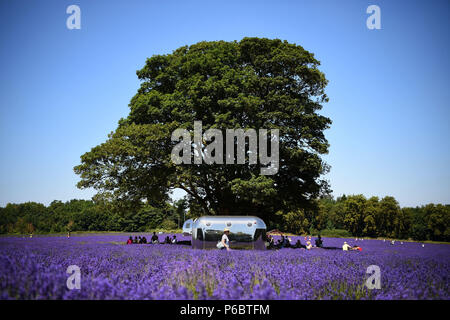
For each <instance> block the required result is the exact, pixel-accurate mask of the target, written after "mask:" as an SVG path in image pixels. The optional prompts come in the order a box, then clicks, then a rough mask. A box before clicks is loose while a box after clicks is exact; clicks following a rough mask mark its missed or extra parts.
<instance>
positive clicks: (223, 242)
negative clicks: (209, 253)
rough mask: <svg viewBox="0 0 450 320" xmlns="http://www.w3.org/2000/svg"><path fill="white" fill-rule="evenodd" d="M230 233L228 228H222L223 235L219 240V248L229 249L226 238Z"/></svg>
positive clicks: (228, 241)
mask: <svg viewBox="0 0 450 320" xmlns="http://www.w3.org/2000/svg"><path fill="white" fill-rule="evenodd" d="M229 234H230V229H228V228H225V229H224V230H223V236H222V240H221V241H220V242H221V244H222V246H221V249H224V248H225V249H227V250H230V240H229V239H228V235H229Z"/></svg>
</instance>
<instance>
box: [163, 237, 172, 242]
mask: <svg viewBox="0 0 450 320" xmlns="http://www.w3.org/2000/svg"><path fill="white" fill-rule="evenodd" d="M164 243H167V244H171V242H170V237H169V236H166V239H165V240H164Z"/></svg>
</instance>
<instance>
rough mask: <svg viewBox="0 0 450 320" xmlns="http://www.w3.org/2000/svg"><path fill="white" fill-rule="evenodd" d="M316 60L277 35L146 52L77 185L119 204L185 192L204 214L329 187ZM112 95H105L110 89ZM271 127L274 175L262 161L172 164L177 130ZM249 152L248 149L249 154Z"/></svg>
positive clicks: (84, 159) (275, 204)
mask: <svg viewBox="0 0 450 320" xmlns="http://www.w3.org/2000/svg"><path fill="white" fill-rule="evenodd" d="M319 65H320V62H319V61H318V60H316V59H315V58H314V55H313V54H312V53H310V52H308V51H306V50H305V49H303V48H302V47H301V46H299V45H295V44H291V43H288V42H286V41H281V40H278V39H275V40H271V39H260V38H244V39H242V40H241V41H239V42H237V41H234V42H226V41H213V42H199V43H197V44H194V45H191V46H184V47H181V48H178V49H177V50H175V51H173V53H171V54H166V55H154V56H152V57H151V58H148V59H147V61H146V64H145V66H144V67H143V68H142V69H141V70H139V71H137V76H138V77H139V79H140V80H141V81H142V83H141V86H140V88H139V89H138V92H137V94H136V95H135V96H134V97H133V98H132V99H131V102H130V104H129V107H130V113H129V115H128V117H127V118H126V119H121V120H120V121H119V125H118V128H117V129H116V130H115V132H113V133H111V134H110V135H109V138H108V140H107V141H106V142H104V143H102V144H100V145H98V146H96V147H94V148H92V149H91V151H89V152H87V153H85V154H84V155H82V156H81V164H80V165H78V166H76V167H75V172H76V173H77V174H79V175H80V177H81V181H80V182H79V183H78V187H80V188H87V187H93V188H96V189H98V190H99V191H100V193H102V194H106V195H108V196H109V197H110V198H112V199H115V200H117V201H121V202H127V203H134V204H136V205H137V206H138V205H139V204H140V203H144V202H148V203H151V204H152V205H155V206H156V205H158V204H159V203H162V202H164V201H166V200H167V198H168V196H169V194H170V192H171V191H172V190H173V189H175V188H181V189H183V190H185V191H186V192H187V193H188V195H189V197H190V201H191V204H192V206H193V207H196V208H199V209H200V210H201V213H202V214H237V215H246V214H251V215H258V216H260V217H262V218H264V219H267V220H268V221H273V219H276V216H278V215H275V214H274V213H275V212H277V211H278V212H279V211H283V212H288V211H289V210H296V209H298V208H305V207H307V206H309V205H310V204H311V203H312V201H311V200H313V199H316V198H317V197H318V196H320V195H321V194H323V193H327V192H329V186H328V183H327V181H325V180H323V178H322V175H323V174H324V173H326V172H327V171H328V165H327V164H326V163H325V162H324V161H323V160H322V159H321V155H322V154H325V153H327V152H328V147H329V145H328V142H327V140H326V138H325V136H324V130H325V129H327V128H328V127H329V126H330V124H331V120H330V119H328V118H327V117H325V116H322V115H320V114H319V113H318V111H319V110H320V109H321V108H322V104H323V103H324V102H327V101H328V98H327V96H326V94H325V92H324V88H325V86H326V84H327V80H326V79H325V76H324V74H323V73H322V72H321V71H319V69H318V66H319ZM111 94H113V93H111ZM196 120H200V121H202V125H203V130H207V129H209V128H217V129H220V130H223V132H224V134H223V136H224V138H225V136H226V135H225V129H236V128H242V129H244V130H246V129H249V128H252V129H255V130H259V129H262V128H264V129H279V133H280V145H279V154H280V163H279V171H278V173H277V174H275V175H260V164H259V163H258V164H256V165H249V164H248V163H246V164H245V165H239V164H235V165H229V164H222V165H219V164H213V165H208V164H204V163H203V164H200V165H198V164H194V163H193V162H192V164H181V165H175V164H174V163H172V162H171V157H170V155H171V151H172V148H173V146H174V145H175V144H176V142H172V141H171V134H172V132H173V131H174V130H175V129H177V128H186V129H188V130H190V131H191V132H193V126H194V121H196ZM247 155H248V154H247Z"/></svg>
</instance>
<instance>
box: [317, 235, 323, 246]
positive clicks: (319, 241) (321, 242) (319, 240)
mask: <svg viewBox="0 0 450 320" xmlns="http://www.w3.org/2000/svg"><path fill="white" fill-rule="evenodd" d="M316 247H317V248H322V247H323V241H322V237H321V236H320V234H319V237H318V238H317V239H316Z"/></svg>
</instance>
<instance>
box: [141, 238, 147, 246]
mask: <svg viewBox="0 0 450 320" xmlns="http://www.w3.org/2000/svg"><path fill="white" fill-rule="evenodd" d="M142 243H143V244H146V243H147V238H146V237H145V236H144V237H142Z"/></svg>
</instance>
